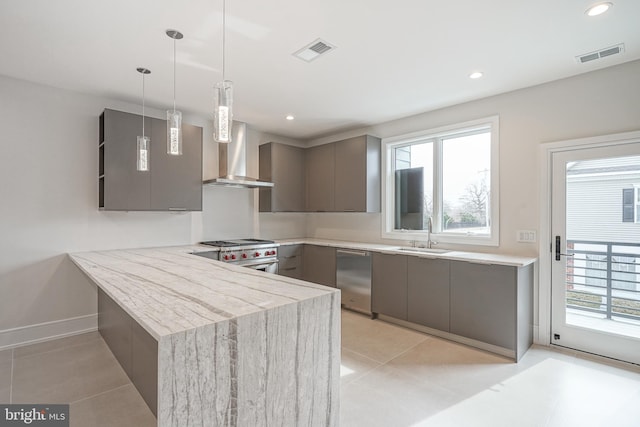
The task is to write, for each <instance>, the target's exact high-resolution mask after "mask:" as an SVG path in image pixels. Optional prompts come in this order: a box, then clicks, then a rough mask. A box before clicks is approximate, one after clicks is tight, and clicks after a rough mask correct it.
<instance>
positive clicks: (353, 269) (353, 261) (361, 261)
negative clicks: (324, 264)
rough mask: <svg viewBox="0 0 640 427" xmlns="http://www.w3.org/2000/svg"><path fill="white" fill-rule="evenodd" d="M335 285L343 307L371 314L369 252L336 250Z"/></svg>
mask: <svg viewBox="0 0 640 427" xmlns="http://www.w3.org/2000/svg"><path fill="white" fill-rule="evenodd" d="M336 269H337V271H336V285H337V287H338V289H340V291H341V293H342V305H343V306H344V307H345V308H348V309H351V310H355V311H360V312H362V313H366V314H371V254H370V253H369V252H366V251H356V250H350V249H338V250H337V251H336Z"/></svg>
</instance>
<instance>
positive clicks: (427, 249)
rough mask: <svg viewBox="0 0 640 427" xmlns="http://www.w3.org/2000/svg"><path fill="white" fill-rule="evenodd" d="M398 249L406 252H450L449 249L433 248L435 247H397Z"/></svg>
mask: <svg viewBox="0 0 640 427" xmlns="http://www.w3.org/2000/svg"><path fill="white" fill-rule="evenodd" d="M398 250H400V251H406V252H421V253H427V254H446V253H447V252H451V251H450V250H449V249H435V248H398Z"/></svg>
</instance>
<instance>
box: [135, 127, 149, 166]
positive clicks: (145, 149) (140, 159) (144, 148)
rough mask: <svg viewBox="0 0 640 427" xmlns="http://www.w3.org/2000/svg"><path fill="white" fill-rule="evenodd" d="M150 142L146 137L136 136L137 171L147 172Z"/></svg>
mask: <svg viewBox="0 0 640 427" xmlns="http://www.w3.org/2000/svg"><path fill="white" fill-rule="evenodd" d="M150 143H151V140H150V139H149V137H148V136H138V150H137V153H138V156H137V161H136V165H137V169H138V170H139V171H142V172H145V171H148V170H149V148H150V147H149V144H150Z"/></svg>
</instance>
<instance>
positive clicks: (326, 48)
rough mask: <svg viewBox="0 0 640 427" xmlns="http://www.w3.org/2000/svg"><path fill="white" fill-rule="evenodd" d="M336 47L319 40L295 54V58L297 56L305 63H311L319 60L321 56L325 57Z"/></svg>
mask: <svg viewBox="0 0 640 427" xmlns="http://www.w3.org/2000/svg"><path fill="white" fill-rule="evenodd" d="M335 48H336V47H335V46H334V45H332V44H331V43H327V42H326V41H324V40H321V39H317V40H314V41H312V42H311V43H309V44H308V45H306V46H305V47H303V48H302V49H300V50H298V51H296V52H294V53H293V56H296V57H298V58H300V59H302V60H303V61H307V62H311V61H313V60H314V59H316V58H318V57H319V56H320V55H324V54H325V53H327V52H331V51H332V50H334V49H335Z"/></svg>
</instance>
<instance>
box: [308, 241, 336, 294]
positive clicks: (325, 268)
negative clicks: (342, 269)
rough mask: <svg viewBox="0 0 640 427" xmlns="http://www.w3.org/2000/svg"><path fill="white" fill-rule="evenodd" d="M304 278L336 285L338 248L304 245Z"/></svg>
mask: <svg viewBox="0 0 640 427" xmlns="http://www.w3.org/2000/svg"><path fill="white" fill-rule="evenodd" d="M302 254H303V255H302V265H303V267H302V272H303V274H302V279H303V280H306V281H308V282H313V283H319V284H321V285H326V286H332V287H334V288H335V287H336V249H335V248H332V247H329V246H317V245H304V249H303V251H302Z"/></svg>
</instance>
